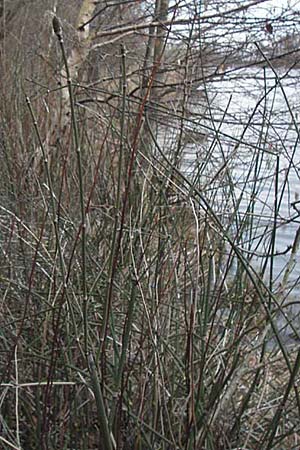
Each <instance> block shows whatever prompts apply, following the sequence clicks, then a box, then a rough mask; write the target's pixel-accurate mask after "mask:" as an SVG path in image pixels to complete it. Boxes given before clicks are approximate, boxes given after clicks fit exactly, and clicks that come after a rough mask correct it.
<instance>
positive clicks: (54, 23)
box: [52, 16, 62, 36]
mask: <svg viewBox="0 0 300 450" xmlns="http://www.w3.org/2000/svg"><path fill="white" fill-rule="evenodd" d="M52 26H53V31H54V33H55V34H56V36H59V35H61V31H62V30H61V24H60V21H59V19H58V17H56V16H54V17H53V20H52Z"/></svg>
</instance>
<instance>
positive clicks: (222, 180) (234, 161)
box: [183, 67, 300, 328]
mask: <svg viewBox="0 0 300 450" xmlns="http://www.w3.org/2000/svg"><path fill="white" fill-rule="evenodd" d="M299 87H300V72H299V71H297V70H291V71H287V70H284V69H282V70H279V71H278V72H276V74H275V73H274V72H273V71H272V70H271V69H270V68H265V69H264V68H261V67H260V68H255V69H251V70H249V69H247V70H244V71H243V70H239V71H232V73H230V74H229V75H228V76H225V77H224V78H223V79H218V80H214V81H213V82H211V83H209V82H207V84H206V86H204V87H203V88H201V89H202V94H203V98H204V99H206V101H205V102H204V105H205V104H209V105H210V107H207V106H203V105H202V107H201V108H200V109H199V110H198V111H200V110H201V112H198V114H197V109H196V113H195V117H194V119H195V120H194V123H197V125H196V128H197V130H198V131H200V132H201V133H203V134H205V139H203V140H202V142H199V141H198V142H196V140H195V142H190V143H189V144H188V145H186V151H185V155H184V164H183V167H184V168H185V171H186V172H187V173H188V175H189V176H191V177H193V178H194V180H196V179H197V180H199V182H200V184H201V186H202V191H204V192H206V197H207V199H208V200H209V201H210V203H211V204H212V205H214V211H215V213H216V214H218V216H219V217H220V218H221V220H222V221H223V223H224V226H225V227H228V230H231V233H232V235H233V236H234V233H235V227H236V229H240V227H241V226H243V227H244V229H245V231H244V232H243V233H242V235H240V236H239V239H238V241H237V244H238V246H239V247H240V249H241V250H242V251H243V252H244V254H245V255H247V254H251V255H252V258H251V262H252V263H253V264H254V266H255V267H256V268H257V270H259V269H260V268H261V267H262V265H263V264H265V262H266V260H270V258H269V257H268V255H270V253H272V254H273V255H274V254H275V256H273V258H272V259H273V262H274V267H273V269H272V270H273V272H270V270H269V271H268V270H267V271H266V273H267V275H268V276H272V279H273V281H274V284H273V286H274V289H275V290H276V289H277V291H278V289H279V286H280V284H281V285H282V284H283V285H284V288H285V301H286V302H287V301H290V302H293V301H295V300H296V301H297V298H298V296H299V293H300V255H299V251H298V238H299V236H298V234H299V235H300V143H299V130H298V117H300V94H299ZM207 100H208V101H207ZM203 111H204V113H203ZM299 126H300V124H299ZM273 240H274V244H273V247H272V242H273ZM299 309H300V308H299V305H298V304H296V305H294V306H293V307H292V311H293V313H295V312H298V311H299ZM278 320H279V322H280V320H281V319H280V318H279V319H278ZM297 328H298V327H297Z"/></svg>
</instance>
